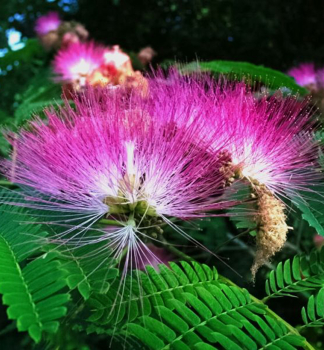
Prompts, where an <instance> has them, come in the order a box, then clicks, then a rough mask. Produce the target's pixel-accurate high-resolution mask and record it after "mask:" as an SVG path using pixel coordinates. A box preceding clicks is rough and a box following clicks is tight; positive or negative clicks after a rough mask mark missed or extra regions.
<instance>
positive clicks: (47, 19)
mask: <svg viewBox="0 0 324 350" xmlns="http://www.w3.org/2000/svg"><path fill="white" fill-rule="evenodd" d="M60 24H61V19H60V16H59V14H58V13H57V12H49V13H48V14H46V15H44V16H41V17H39V18H38V19H37V20H36V23H35V28H34V29H35V32H36V34H37V35H38V36H43V35H46V34H48V33H49V32H52V31H56V30H57V29H58V27H59V26H60Z"/></svg>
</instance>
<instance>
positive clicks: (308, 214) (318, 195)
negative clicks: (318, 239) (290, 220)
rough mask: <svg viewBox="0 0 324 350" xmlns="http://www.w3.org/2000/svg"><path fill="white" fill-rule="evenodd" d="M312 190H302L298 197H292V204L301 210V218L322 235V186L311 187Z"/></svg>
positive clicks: (323, 219)
mask: <svg viewBox="0 0 324 350" xmlns="http://www.w3.org/2000/svg"><path fill="white" fill-rule="evenodd" d="M311 190H312V192H307V193H306V192H303V193H301V195H300V196H299V197H296V196H295V197H294V198H292V199H293V203H294V205H295V206H296V207H297V208H298V209H299V210H300V211H301V212H302V218H303V219H304V220H306V221H307V222H308V224H309V226H311V227H313V228H314V229H315V230H316V232H317V233H318V234H319V235H321V236H324V210H323V193H324V188H323V186H320V187H316V188H313V189H311Z"/></svg>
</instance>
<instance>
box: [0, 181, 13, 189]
mask: <svg viewBox="0 0 324 350" xmlns="http://www.w3.org/2000/svg"><path fill="white" fill-rule="evenodd" d="M0 186H6V187H14V186H16V185H15V184H14V183H12V182H10V181H7V180H0Z"/></svg>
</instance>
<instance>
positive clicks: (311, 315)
mask: <svg viewBox="0 0 324 350" xmlns="http://www.w3.org/2000/svg"><path fill="white" fill-rule="evenodd" d="M301 314H302V319H303V321H304V323H305V325H304V326H302V327H301V329H304V328H307V327H323V326H324V288H321V289H320V290H319V292H318V294H317V295H316V296H314V295H311V296H310V298H309V299H308V302H307V307H306V308H305V307H303V309H302V313H301Z"/></svg>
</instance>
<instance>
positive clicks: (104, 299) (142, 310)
mask: <svg viewBox="0 0 324 350" xmlns="http://www.w3.org/2000/svg"><path fill="white" fill-rule="evenodd" d="M192 264H193V265H192V266H191V265H189V264H188V263H186V262H182V263H181V266H182V268H180V267H179V266H178V265H177V264H175V263H170V266H171V270H169V269H168V268H167V267H166V266H164V265H161V266H160V269H161V272H160V273H157V272H156V270H155V269H154V268H152V267H151V266H147V273H144V272H142V271H135V272H133V274H132V275H131V276H130V277H129V278H127V279H124V280H122V279H118V280H116V281H115V283H114V284H113V285H112V286H111V288H110V289H109V292H108V293H107V294H106V295H97V294H96V295H94V296H93V297H91V298H90V299H89V305H90V308H91V310H92V315H91V316H90V318H89V319H88V321H90V322H94V323H95V324H97V325H99V326H103V325H107V324H110V325H116V324H119V323H121V324H125V323H127V322H129V321H132V320H134V319H135V318H136V317H138V316H140V315H141V314H143V315H146V316H148V315H150V314H151V312H153V309H154V307H155V306H157V305H164V304H165V303H167V302H168V300H169V299H175V298H176V299H178V300H181V301H184V300H185V299H184V297H183V296H182V295H183V293H185V292H186V291H190V290H193V288H194V287H195V286H196V287H198V286H200V285H202V284H203V283H204V282H205V281H215V280H216V279H217V271H216V270H215V269H213V270H212V269H210V268H209V267H208V266H207V265H199V264H197V263H195V262H193V263H192ZM129 306H130V309H131V313H128V309H129Z"/></svg>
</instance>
